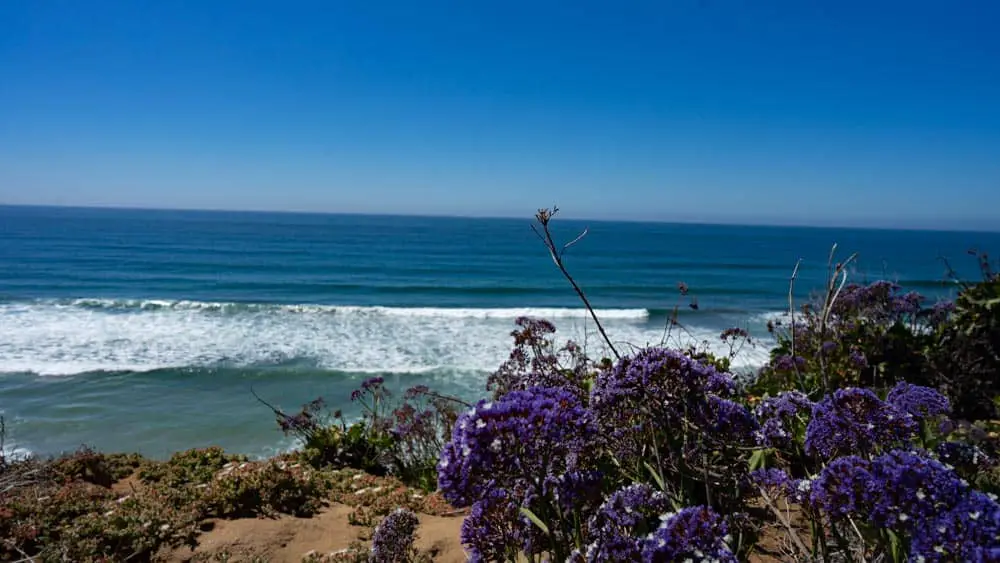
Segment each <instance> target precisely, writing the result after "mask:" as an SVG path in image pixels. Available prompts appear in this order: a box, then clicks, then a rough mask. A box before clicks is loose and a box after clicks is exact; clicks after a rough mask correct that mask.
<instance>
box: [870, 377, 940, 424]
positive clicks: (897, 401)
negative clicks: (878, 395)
mask: <svg viewBox="0 0 1000 563" xmlns="http://www.w3.org/2000/svg"><path fill="white" fill-rule="evenodd" d="M885 400H886V402H887V403H889V404H890V405H892V406H894V407H896V408H898V409H899V410H901V411H904V412H907V413H910V415H911V416H913V417H914V418H916V419H917V420H922V419H925V418H929V417H932V416H941V415H946V414H948V413H950V412H951V403H949V402H948V398H947V397H945V396H944V395H942V394H941V393H938V392H937V391H935V390H934V389H931V388H930V387H921V386H920V385H913V384H911V383H906V382H905V381H900V382H899V383H897V384H896V386H895V387H893V388H892V390H891V391H889V395H888V396H886V398H885Z"/></svg>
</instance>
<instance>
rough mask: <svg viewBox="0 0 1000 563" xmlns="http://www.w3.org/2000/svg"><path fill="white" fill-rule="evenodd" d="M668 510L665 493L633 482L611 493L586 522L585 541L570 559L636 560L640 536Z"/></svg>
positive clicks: (645, 533)
mask: <svg viewBox="0 0 1000 563" xmlns="http://www.w3.org/2000/svg"><path fill="white" fill-rule="evenodd" d="M669 511H670V499H669V498H668V497H667V495H666V494H664V493H662V492H660V491H657V490H655V489H653V488H652V487H650V486H649V485H646V484H636V485H630V486H628V487H625V488H624V489H620V490H618V491H616V492H614V493H612V494H611V496H609V497H608V499H607V500H606V501H605V502H604V504H602V505H601V506H600V508H598V509H597V512H596V513H595V514H594V516H592V517H591V518H590V520H589V521H588V523H587V530H588V541H589V543H588V544H587V546H586V548H585V549H584V550H583V552H579V551H577V552H576V553H575V554H574V555H573V557H572V558H571V559H574V560H576V561H586V562H588V563H597V562H603V561H638V560H639V559H640V557H641V553H642V551H641V542H642V540H641V539H640V538H643V537H645V536H646V535H647V534H648V533H649V532H650V531H652V530H653V529H655V528H656V527H657V526H658V525H659V516H660V515H661V514H664V513H666V512H669Z"/></svg>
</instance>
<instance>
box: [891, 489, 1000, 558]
mask: <svg viewBox="0 0 1000 563" xmlns="http://www.w3.org/2000/svg"><path fill="white" fill-rule="evenodd" d="M910 560H911V561H923V562H925V563H944V562H951V561H970V562H974V563H986V562H992V563H995V562H997V561H1000V505H998V504H997V502H996V501H995V500H993V499H991V498H989V497H988V496H987V495H985V494H983V493H980V492H979V491H972V492H971V493H969V494H968V495H967V496H966V497H965V498H964V499H963V500H962V501H961V502H960V503H959V504H958V505H957V506H955V507H954V508H952V509H951V510H948V511H946V512H943V513H942V514H940V515H939V516H937V517H936V518H933V519H929V520H927V521H925V522H921V523H920V524H918V525H917V527H916V529H915V530H914V534H913V540H912V542H911V544H910Z"/></svg>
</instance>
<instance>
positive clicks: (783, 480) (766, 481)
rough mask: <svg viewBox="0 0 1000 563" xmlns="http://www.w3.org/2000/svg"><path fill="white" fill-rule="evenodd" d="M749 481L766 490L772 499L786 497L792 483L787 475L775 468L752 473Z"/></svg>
mask: <svg viewBox="0 0 1000 563" xmlns="http://www.w3.org/2000/svg"><path fill="white" fill-rule="evenodd" d="M748 480H749V481H750V483H751V484H752V485H755V486H757V487H760V488H762V489H764V491H766V492H767V494H768V496H770V497H771V498H772V499H776V498H778V497H780V496H784V495H786V494H787V492H788V487H789V485H790V483H791V481H792V480H791V479H790V478H789V477H788V474H787V473H785V472H784V471H782V470H781V469H777V468H774V467H772V468H769V469H757V470H755V471H751V472H750V474H749V475H748Z"/></svg>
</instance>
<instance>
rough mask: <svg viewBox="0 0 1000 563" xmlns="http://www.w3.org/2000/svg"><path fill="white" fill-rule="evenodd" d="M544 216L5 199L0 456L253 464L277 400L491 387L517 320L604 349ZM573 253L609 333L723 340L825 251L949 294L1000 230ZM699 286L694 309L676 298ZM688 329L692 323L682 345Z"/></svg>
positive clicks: (872, 273) (627, 237) (680, 232)
mask: <svg viewBox="0 0 1000 563" xmlns="http://www.w3.org/2000/svg"><path fill="white" fill-rule="evenodd" d="M530 226H531V218H530V217H525V218H523V219H462V218H430V217H395V216H354V215H319V214H315V215H314V214H278V213H236V212H194V211H146V210H141V211H140V210H112V209H76V208H40V207H39V208H35V207H0V413H2V414H3V416H4V418H5V419H6V424H7V437H6V445H5V447H6V448H7V449H8V450H12V451H18V452H22V453H24V452H34V453H37V454H54V453H58V452H62V451H67V450H72V449H75V448H77V447H78V446H80V445H84V444H86V445H89V446H93V447H96V448H99V449H102V450H112V451H139V452H142V453H144V454H147V455H151V456H156V457H163V456H166V455H169V453H170V452H172V451H175V450H178V449H186V448H191V447H204V446H209V445H219V446H222V447H224V448H226V449H227V450H231V451H235V452H242V453H246V454H249V455H252V456H261V455H269V454H274V453H277V452H280V451H283V450H287V449H288V448H291V447H294V445H295V444H294V443H292V442H291V440H290V439H289V438H286V437H284V436H283V435H282V434H281V433H280V431H278V429H277V427H276V425H275V423H274V418H273V416H272V414H271V412H270V411H269V410H268V409H267V408H266V407H264V406H263V405H261V404H260V403H258V402H257V401H256V400H255V399H254V397H253V395H252V393H251V387H252V388H253V390H254V391H256V393H257V394H259V395H260V396H261V397H263V398H265V399H267V400H268V401H270V402H272V403H275V404H277V405H279V406H281V407H283V408H285V409H287V410H295V409H296V408H297V406H298V405H300V404H302V403H304V402H306V401H308V400H311V399H313V398H315V397H316V396H323V397H324V398H326V399H327V401H328V402H329V403H331V404H332V405H333V406H334V407H343V408H345V409H346V412H348V413H354V414H356V413H357V411H356V409H352V405H351V404H350V400H349V396H350V391H351V390H352V389H353V388H355V387H356V386H357V385H358V384H359V383H360V382H361V381H363V380H364V379H365V378H367V377H370V376H373V375H382V376H384V377H385V378H386V381H387V383H388V385H390V386H391V387H392V388H394V389H396V390H398V391H402V390H403V389H405V388H406V387H409V386H411V385H416V384H426V385H429V386H431V387H433V388H435V389H438V390H440V391H442V392H445V393H452V394H456V395H459V396H461V397H463V398H465V399H476V398H478V397H481V396H484V395H485V394H486V391H485V380H486V376H487V374H488V373H489V372H490V371H492V370H494V369H495V368H496V367H497V366H498V365H499V364H500V363H501V362H502V361H503V360H504V359H505V358H506V356H507V354H508V352H509V350H510V345H511V338H510V332H511V330H513V328H514V319H515V318H517V317H518V316H520V315H530V316H537V317H543V318H548V319H549V320H551V321H553V322H554V323H555V324H556V326H557V328H558V329H559V331H558V333H557V335H558V337H559V338H562V339H564V338H573V339H575V340H577V341H578V342H582V343H585V344H586V346H587V349H588V350H590V351H592V353H593V354H600V353H601V352H602V351H603V350H602V346H601V342H600V339H599V338H598V337H597V335H596V331H595V327H594V324H593V322H592V321H590V320H589V319H588V317H587V315H586V312H585V311H584V310H583V309H582V306H581V304H580V302H579V301H578V299H577V297H576V295H575V294H574V292H573V290H572V288H571V287H570V286H569V285H568V284H567V282H566V281H565V280H564V279H563V278H562V277H561V275H560V273H559V272H558V271H557V270H556V268H555V267H554V266H553V264H552V261H551V260H550V258H549V256H548V255H547V253H546V251H545V249H544V247H543V246H542V245H541V243H540V242H539V240H538V239H537V238H536V237H535V235H534V233H533V232H532V230H531V228H530ZM585 227H589V234H588V235H587V236H586V237H585V238H584V239H583V240H582V241H581V242H580V243H579V244H577V245H575V246H573V247H572V248H571V249H570V250H569V251H568V252H567V254H566V262H567V265H568V267H569V268H570V270H571V272H572V273H573V274H574V276H575V277H576V279H577V281H578V282H579V283H580V285H581V286H582V287H583V288H584V289H585V290H586V291H587V294H588V296H589V297H590V299H591V301H592V303H593V305H594V306H595V308H597V309H598V313H599V315H600V317H601V319H602V321H603V322H604V323H605V324H606V328H607V330H608V332H609V333H610V335H611V337H612V339H613V340H615V341H617V342H620V343H622V346H623V347H624V346H627V345H633V346H643V345H647V344H655V343H658V342H660V341H661V340H662V338H663V334H664V327H665V325H666V322H667V320H668V318H669V315H670V311H671V310H672V309H673V308H674V307H675V306H678V305H679V306H680V312H681V316H680V320H681V322H682V323H683V324H684V326H685V327H686V330H687V333H686V334H685V336H684V338H687V339H694V340H697V341H702V340H704V341H707V342H708V343H709V344H710V345H711V346H714V347H716V348H718V334H719V332H720V331H721V330H723V329H724V328H727V327H730V326H741V327H744V328H748V329H749V330H750V332H751V334H752V335H754V336H757V337H758V338H760V345H758V346H757V347H755V348H753V349H748V350H745V351H744V352H743V353H742V354H741V355H740V357H739V358H737V362H736V366H737V368H739V369H743V370H752V369H753V368H754V367H755V366H757V365H759V364H760V363H761V362H762V361H763V360H764V358H766V356H767V352H768V344H769V341H768V340H767V334H766V330H765V328H764V327H765V323H766V321H767V320H768V319H769V318H773V317H774V316H775V315H778V314H780V312H781V311H782V310H784V309H785V308H786V307H787V299H788V297H787V296H788V279H789V276H790V275H791V272H792V269H793V266H794V265H795V263H796V261H797V260H798V259H800V258H801V259H802V260H803V262H802V266H801V268H800V271H799V277H798V281H797V283H796V297H797V299H799V300H802V299H805V298H807V297H808V296H809V294H810V292H811V291H813V290H816V289H817V288H819V287H820V285H821V284H822V282H823V279H824V278H825V275H826V268H827V256H828V254H829V252H830V248H831V245H833V244H834V243H837V244H838V245H839V248H840V256H841V257H846V256H847V255H848V254H849V253H851V252H859V258H858V261H857V262H856V265H855V267H853V268H852V270H851V272H852V274H851V279H852V280H853V281H859V282H864V281H873V280H875V279H884V278H887V279H893V280H896V281H899V282H900V283H901V284H902V285H904V286H905V287H907V288H911V289H915V290H918V291H921V292H922V293H924V294H926V295H928V296H929V297H930V298H931V299H932V300H933V299H938V298H942V297H946V296H948V295H951V294H953V292H954V289H955V286H954V284H952V283H948V282H946V281H944V278H945V276H944V274H945V266H944V264H943V262H942V261H941V260H940V258H941V257H946V258H948V259H949V260H950V261H951V263H952V265H953V266H954V267H955V268H956V270H958V271H959V272H960V273H961V274H962V275H964V276H968V277H974V276H975V274H976V268H975V261H974V260H973V259H972V258H971V257H969V256H968V255H967V250H969V249H970V248H978V249H981V250H987V251H993V253H994V255H996V252H997V251H1000V233H971V232H965V233H958V232H932V231H888V230H885V231H880V230H857V229H818V228H790V227H739V226H717V225H687V224H655V223H616V222H580V221H570V220H565V221H563V220H558V219H557V221H556V223H555V231H556V234H557V235H558V236H559V237H561V238H563V239H565V240H569V239H571V238H573V237H574V236H575V234H576V233H577V232H579V231H580V230H581V229H583V228H585ZM678 282H684V283H686V284H687V285H688V286H689V287H690V295H691V296H693V297H695V298H696V299H697V303H698V307H697V310H695V309H693V308H691V307H689V306H688V301H687V300H679V296H678V291H677V284H678ZM674 334H676V332H675V333H674Z"/></svg>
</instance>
